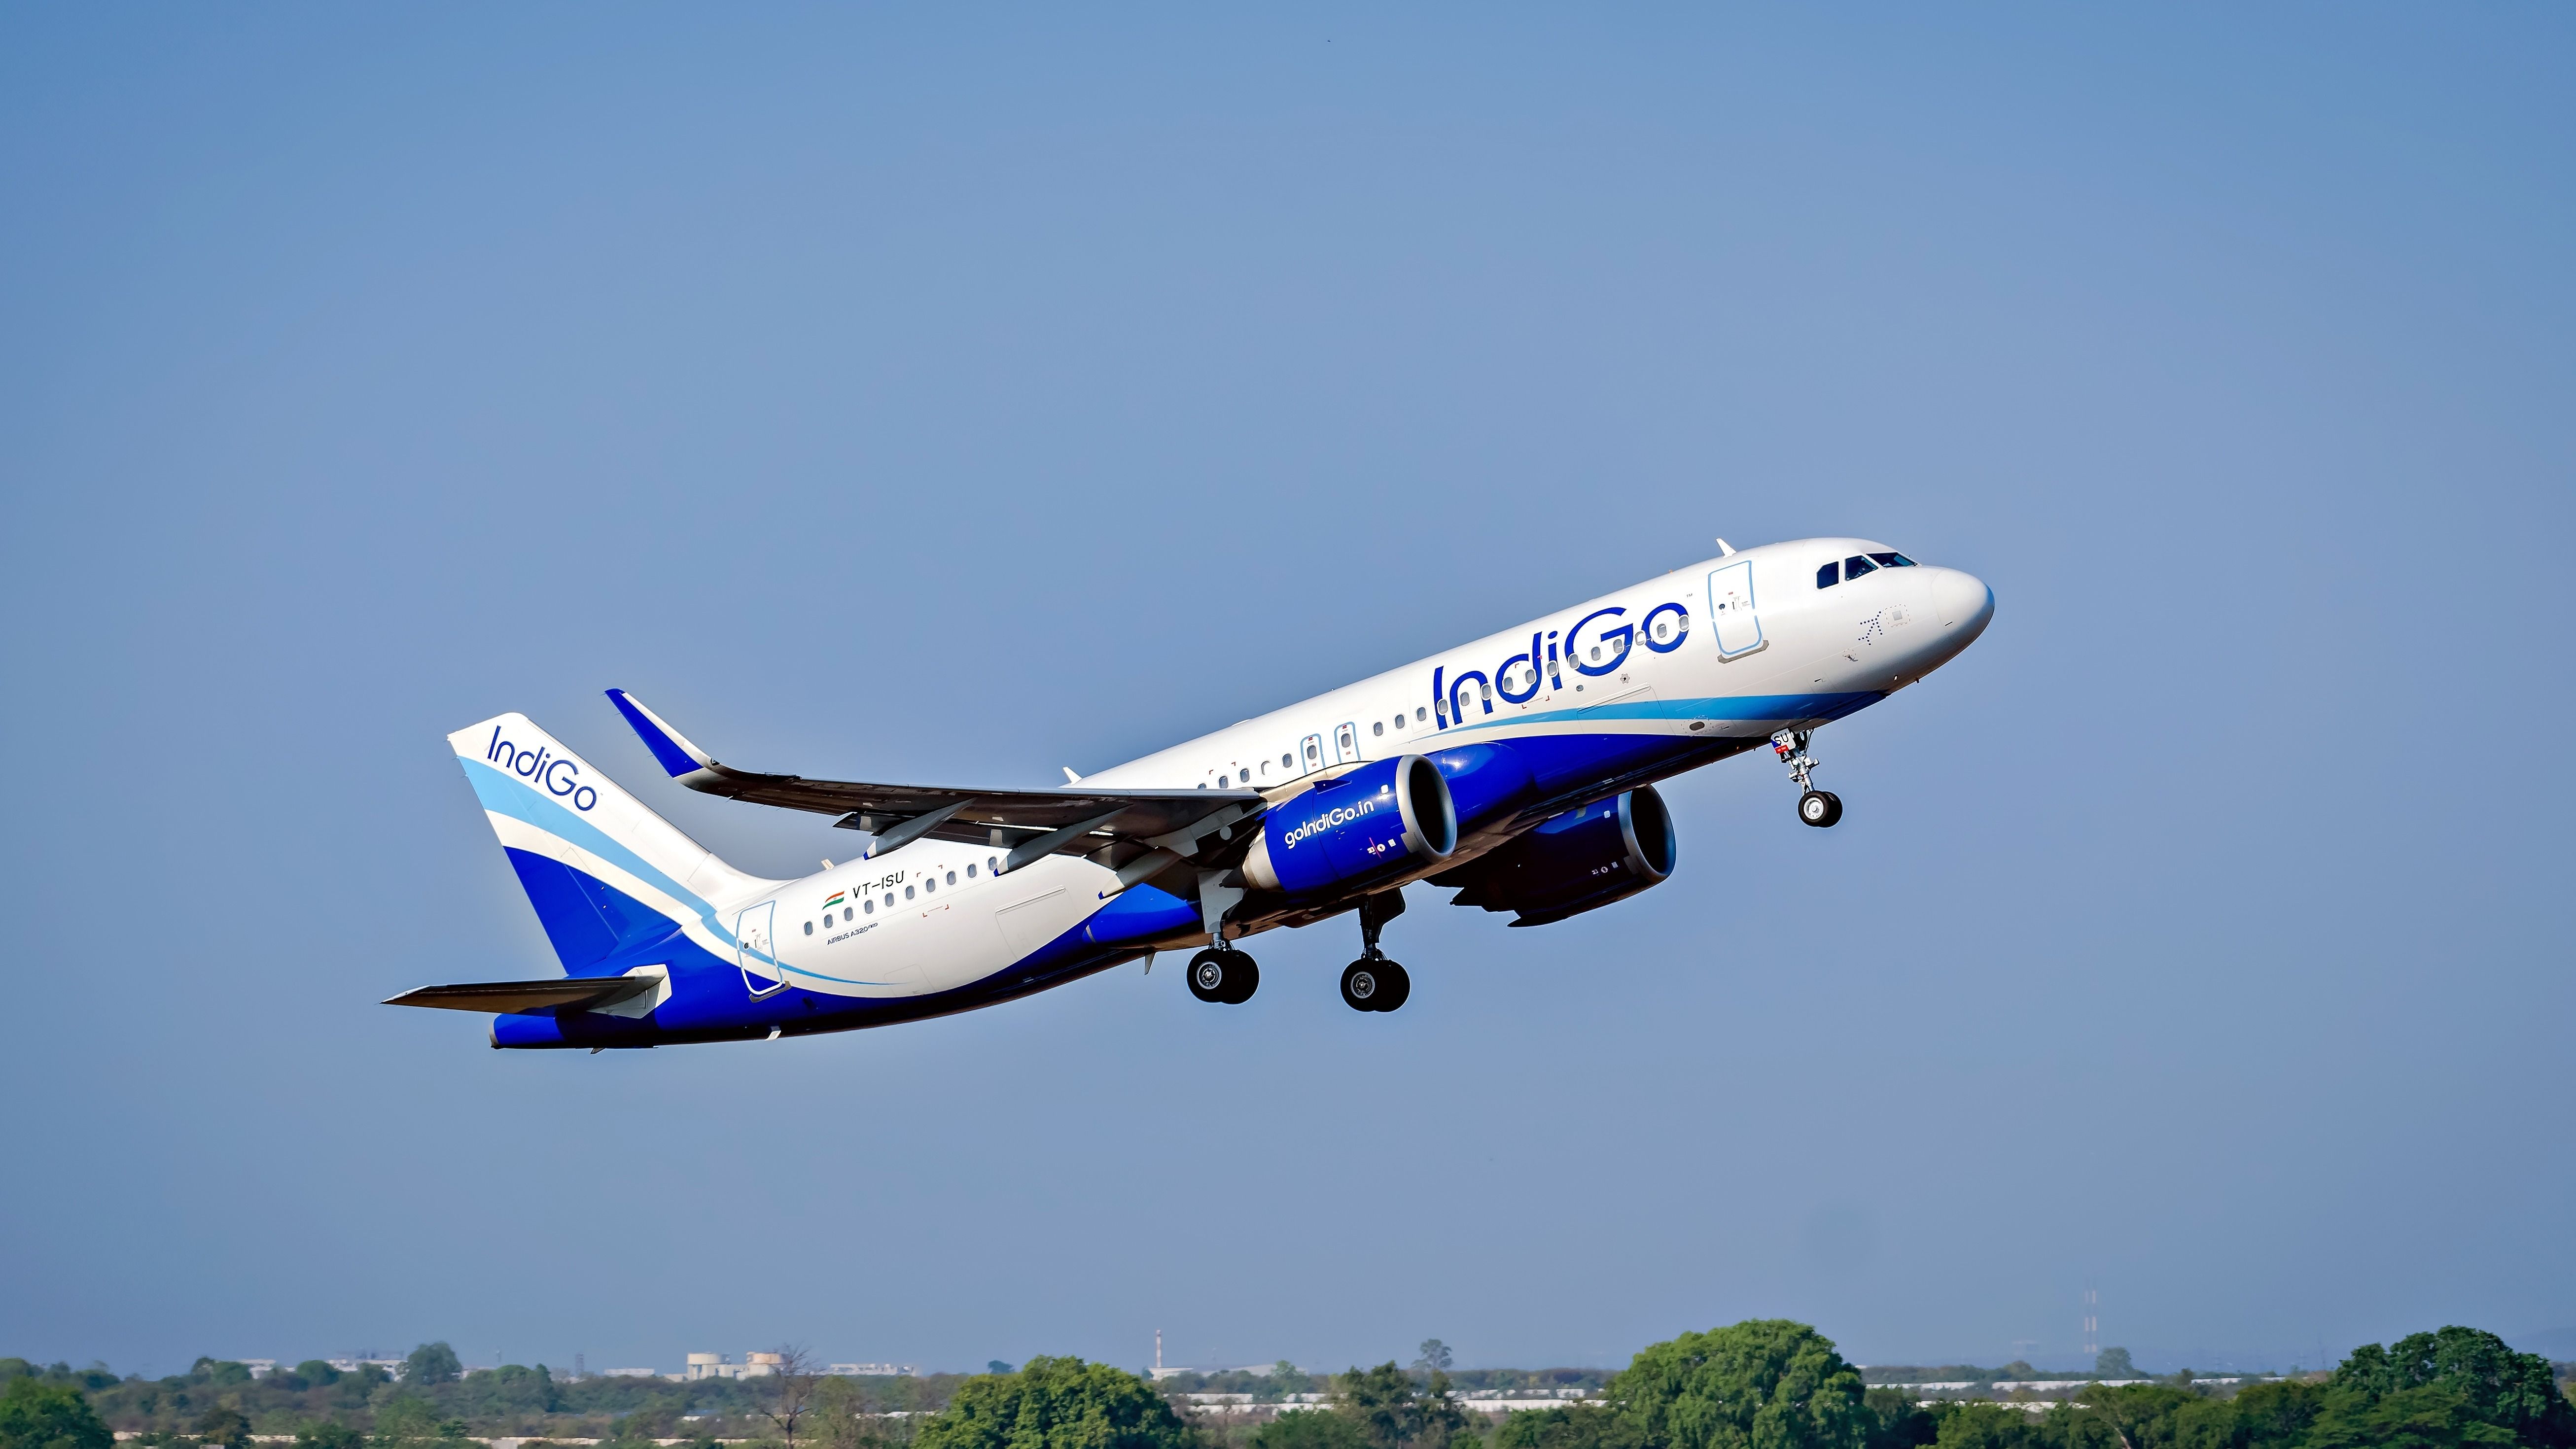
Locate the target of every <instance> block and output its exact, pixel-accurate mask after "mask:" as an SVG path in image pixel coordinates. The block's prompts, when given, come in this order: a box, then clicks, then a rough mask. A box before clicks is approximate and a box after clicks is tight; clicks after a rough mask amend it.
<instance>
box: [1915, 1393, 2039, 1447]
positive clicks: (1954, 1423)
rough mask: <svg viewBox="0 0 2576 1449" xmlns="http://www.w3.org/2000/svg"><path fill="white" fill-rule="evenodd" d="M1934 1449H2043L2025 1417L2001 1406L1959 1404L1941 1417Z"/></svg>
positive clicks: (2017, 1410) (2034, 1430)
mask: <svg viewBox="0 0 2576 1449" xmlns="http://www.w3.org/2000/svg"><path fill="white" fill-rule="evenodd" d="M1932 1442H1933V1443H1934V1444H1935V1445H1936V1446H1938V1449H2045V1445H2046V1441H2045V1440H2044V1439H2042V1438H2041V1437H2040V1426H2039V1425H2037V1424H2035V1423H2032V1422H2031V1417H2030V1415H2029V1414H2027V1413H2024V1412H2023V1411H2022V1410H2020V1409H2013V1408H2007V1407H2005V1406H2004V1405H2002V1404H1960V1405H1958V1406H1957V1407H1955V1408H1946V1409H1944V1410H1943V1411H1942V1413H1941V1430H1940V1433H1939V1435H1938V1437H1936V1438H1934V1439H1933V1441H1932Z"/></svg>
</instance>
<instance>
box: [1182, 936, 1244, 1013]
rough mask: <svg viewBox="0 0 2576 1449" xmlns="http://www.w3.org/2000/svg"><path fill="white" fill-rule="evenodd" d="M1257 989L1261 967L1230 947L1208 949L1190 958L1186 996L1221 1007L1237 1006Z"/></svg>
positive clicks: (1211, 947)
mask: <svg viewBox="0 0 2576 1449" xmlns="http://www.w3.org/2000/svg"><path fill="white" fill-rule="evenodd" d="M1260 989H1261V967H1260V966H1258V965H1257V964H1255V963H1254V962H1253V959H1252V957H1251V956H1250V955H1249V954H1248V953H1245V952H1242V951H1238V950H1236V949H1234V948H1233V947H1232V946H1210V947H1209V948H1207V949H1206V950H1204V951H1201V952H1200V953H1198V954H1197V955H1195V956H1192V957H1191V958H1190V995H1192V996H1195V997H1197V998H1198V999H1199V1000H1201V1001H1213V1002H1216V1003H1218V1004H1220V1005H1224V1006H1241V1005H1242V1004H1243V1003H1245V1002H1247V1001H1250V1000H1251V999H1252V993H1254V992H1256V991H1258V990H1260Z"/></svg>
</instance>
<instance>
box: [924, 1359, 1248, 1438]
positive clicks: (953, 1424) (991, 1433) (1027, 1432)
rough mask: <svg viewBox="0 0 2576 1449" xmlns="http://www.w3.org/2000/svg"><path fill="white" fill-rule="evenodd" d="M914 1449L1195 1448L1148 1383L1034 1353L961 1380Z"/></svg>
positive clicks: (1183, 1426)
mask: <svg viewBox="0 0 2576 1449" xmlns="http://www.w3.org/2000/svg"><path fill="white" fill-rule="evenodd" d="M914 1442H915V1444H916V1445H917V1446H918V1449H1198V1435H1197V1434H1196V1433H1195V1432H1193V1431H1192V1430H1191V1428H1190V1426H1189V1425H1187V1424H1184V1423H1182V1422H1181V1418H1180V1415H1178V1414H1175V1413H1173V1412H1172V1406H1171V1404H1170V1403H1169V1402H1168V1401H1166V1400H1165V1399H1164V1398H1163V1396H1162V1395H1161V1394H1158V1393H1156V1392H1155V1391H1154V1386H1153V1385H1151V1384H1149V1383H1147V1382H1145V1381H1144V1380H1143V1379H1141V1378H1138V1377H1137V1376H1136V1375H1134V1374H1131V1373H1128V1372H1126V1371H1125V1370H1123V1369H1115V1368H1111V1367H1110V1366H1109V1365H1107V1364H1099V1363H1084V1362H1083V1361H1082V1360H1081V1359H1078V1358H1033V1359H1030V1360H1029V1361H1028V1363H1027V1364H1026V1365H1025V1366H1024V1367H1022V1368H1021V1369H1020V1371H1019V1372H1018V1373H1015V1374H987V1375H983V1376H980V1377H977V1378H971V1379H968V1380H967V1381H966V1382H965V1383H964V1384H962V1385H960V1386H959V1387H958V1390H957V1394H956V1397H954V1398H952V1399H950V1400H949V1401H948V1407H946V1408H944V1409H942V1410H940V1411H939V1412H938V1413H936V1414H933V1415H931V1416H930V1418H929V1419H928V1420H927V1421H925V1422H923V1424H922V1425H921V1429H920V1432H919V1434H918V1435H917V1436H916V1438H915V1440H914Z"/></svg>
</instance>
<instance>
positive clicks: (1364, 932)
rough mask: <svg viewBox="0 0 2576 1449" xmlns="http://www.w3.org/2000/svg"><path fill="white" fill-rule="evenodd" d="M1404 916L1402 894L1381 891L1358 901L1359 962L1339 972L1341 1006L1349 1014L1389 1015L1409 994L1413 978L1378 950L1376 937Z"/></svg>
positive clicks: (1396, 891)
mask: <svg viewBox="0 0 2576 1449" xmlns="http://www.w3.org/2000/svg"><path fill="white" fill-rule="evenodd" d="M1403 914H1404V892H1403V891H1401V890H1392V891H1383V892H1380V893H1379V894H1377V895H1373V896H1368V897H1365V898H1363V899H1362V900H1361V901H1360V959H1358V960H1356V961H1354V962H1352V963H1351V964H1350V965H1348V966H1345V967H1343V968H1342V1004H1343V1005H1345V1006H1347V1007H1349V1008H1350V1009H1351V1010H1353V1011H1393V1010H1395V1009H1396V1008H1397V1007H1399V1006H1402V1005H1403V1004H1404V1002H1405V998H1406V997H1409V996H1411V995H1412V994H1413V978H1412V977H1411V976H1408V975H1406V974H1405V970H1404V968H1403V967H1401V966H1398V965H1397V964H1395V963H1394V962H1392V961H1389V960H1388V959H1386V953H1385V952H1384V951H1381V950H1379V949H1378V944H1377V938H1378V933H1379V932H1380V931H1383V930H1385V929H1386V923H1387V922H1389V921H1392V920H1394V919H1395V918H1396V917H1398V916H1400V915H1403Z"/></svg>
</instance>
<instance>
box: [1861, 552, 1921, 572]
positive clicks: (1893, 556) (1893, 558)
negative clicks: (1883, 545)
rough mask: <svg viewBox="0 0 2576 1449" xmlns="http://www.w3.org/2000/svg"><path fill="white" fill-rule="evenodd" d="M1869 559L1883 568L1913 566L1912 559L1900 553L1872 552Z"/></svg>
mask: <svg viewBox="0 0 2576 1449" xmlns="http://www.w3.org/2000/svg"><path fill="white" fill-rule="evenodd" d="M1870 559H1871V561H1872V562H1874V563H1876V564H1877V565H1878V566H1879V567H1880V568H1883V569H1910V568H1912V567H1914V560H1912V559H1910V558H1907V557H1906V556H1905V555H1903V554H1901V553H1874V554H1871V555H1870Z"/></svg>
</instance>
